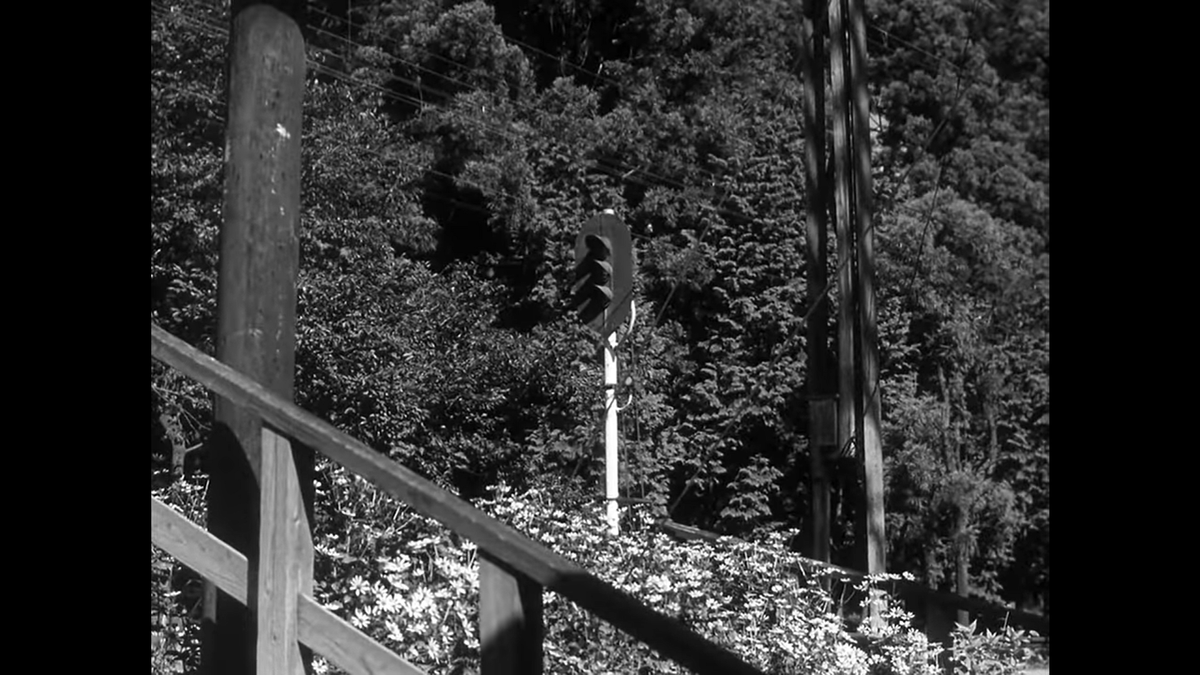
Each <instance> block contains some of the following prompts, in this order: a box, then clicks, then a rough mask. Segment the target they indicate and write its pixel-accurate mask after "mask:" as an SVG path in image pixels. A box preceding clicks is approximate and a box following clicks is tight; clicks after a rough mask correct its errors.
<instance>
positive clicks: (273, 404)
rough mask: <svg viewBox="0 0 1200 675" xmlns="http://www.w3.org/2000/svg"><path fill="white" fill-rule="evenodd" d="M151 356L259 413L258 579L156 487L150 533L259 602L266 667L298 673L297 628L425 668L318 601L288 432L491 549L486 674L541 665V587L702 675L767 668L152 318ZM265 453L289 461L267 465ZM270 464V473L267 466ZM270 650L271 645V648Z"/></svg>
mask: <svg viewBox="0 0 1200 675" xmlns="http://www.w3.org/2000/svg"><path fill="white" fill-rule="evenodd" d="M150 355H151V357H153V358H154V359H157V360H159V361H161V362H163V363H165V364H167V365H169V366H171V367H172V368H174V369H176V370H178V371H179V372H181V373H183V374H185V375H187V376H189V377H191V378H192V379H194V380H196V381H197V382H199V383H201V384H202V385H204V386H205V387H206V388H208V389H209V390H210V391H212V392H213V393H215V394H216V395H218V396H220V397H222V398H224V399H226V400H227V401H229V402H230V403H232V404H233V405H236V406H239V407H242V408H245V409H246V410H248V411H251V412H253V413H254V414H256V415H259V416H260V417H261V418H262V420H263V423H264V432H263V441H264V444H263V449H264V452H263V463H264V464H263V469H264V472H263V473H262V474H261V475H262V476H263V478H262V481H263V483H264V484H263V497H262V500H261V501H262V516H263V519H262V524H261V527H262V529H263V531H262V532H261V533H260V542H261V543H262V546H261V550H260V561H259V566H258V572H259V573H258V583H257V586H258V588H257V589H249V588H248V586H247V582H246V579H247V576H248V575H249V569H248V562H247V561H246V559H245V557H244V556H241V554H239V553H237V552H236V551H234V550H233V549H231V548H229V547H228V546H226V545H224V544H223V543H222V542H220V540H218V539H216V538H214V537H211V536H210V535H209V534H208V533H206V532H204V531H203V530H200V529H199V528H197V527H196V526H194V525H192V524H191V523H188V522H187V521H186V520H185V519H183V518H182V517H181V516H178V515H177V514H175V513H174V512H172V511H171V510H170V509H169V508H167V507H165V506H164V505H162V504H161V503H160V502H157V500H154V499H153V497H152V498H151V500H152V501H151V518H152V523H153V526H152V530H151V537H152V540H153V541H154V543H155V544H156V545H158V546H160V547H161V548H163V549H165V550H167V551H168V552H169V553H171V554H172V555H174V556H176V557H177V558H179V559H180V560H181V561H183V562H184V563H185V564H188V565H190V566H192V567H194V568H195V569H197V570H198V571H200V572H201V573H202V574H204V575H205V576H206V577H207V578H209V579H211V580H213V581H214V582H215V583H217V584H218V585H219V586H221V588H222V589H223V590H225V591H226V592H227V593H229V594H230V595H231V596H233V597H236V598H238V599H239V600H241V601H242V602H245V603H249V604H251V606H252V607H253V608H255V611H256V614H257V616H258V621H259V636H258V640H259V642H258V646H259V660H258V663H259V665H260V667H259V672H260V673H263V672H264V667H263V664H269V665H268V667H267V670H270V671H271V672H278V673H280V674H281V675H283V674H285V673H286V674H287V675H293V674H294V673H295V672H296V670H295V667H296V666H295V662H294V661H293V659H292V657H291V656H289V654H291V652H292V651H293V650H294V649H295V640H297V639H298V640H299V641H301V642H304V643H305V644H308V645H309V646H310V647H312V648H314V649H315V650H316V651H317V652H318V653H321V654H322V655H324V656H326V657H327V658H330V659H331V660H332V661H333V662H334V663H336V664H337V665H338V666H340V667H342V668H344V669H346V670H347V671H348V672H350V673H354V674H355V675H360V674H361V675H374V674H375V673H384V672H394V673H419V672H421V671H420V670H419V669H417V668H415V667H414V666H412V665H410V664H408V663H406V662H404V661H403V660H401V659H399V657H396V656H395V655H394V654H391V653H390V652H387V650H386V649H384V648H383V647H380V646H379V645H377V644H374V643H371V644H370V645H369V644H368V642H370V640H369V638H366V637H365V636H361V633H357V631H354V629H353V628H352V627H349V626H348V625H345V624H344V622H341V620H340V619H337V617H335V616H334V615H332V614H330V613H329V612H328V611H327V610H325V609H324V608H322V607H320V606H319V605H317V604H316V603H315V601H313V600H312V597H311V555H312V554H311V542H310V541H307V523H306V522H305V521H304V512H303V508H299V507H298V504H299V495H298V494H297V493H298V489H297V488H296V487H295V484H294V483H295V481H296V478H295V471H294V467H291V466H290V465H289V464H288V462H289V461H290V460H289V459H288V458H289V457H290V451H289V450H288V447H287V443H288V440H287V439H292V440H295V441H297V442H300V443H303V444H304V445H306V446H308V447H311V448H313V449H314V450H316V451H317V452H321V453H322V454H324V455H326V456H327V457H329V458H330V459H332V460H334V461H336V462H338V463H340V464H342V465H343V466H345V467H346V468H347V469H349V470H351V471H353V472H354V473H356V474H358V475H359V476H361V477H363V478H365V479H367V480H369V481H371V482H372V483H374V484H375V485H376V486H378V487H379V488H381V489H383V490H384V491H386V492H388V493H389V494H390V495H392V496H393V497H395V498H397V499H400V500H401V501H403V502H405V503H406V504H408V505H410V506H411V507H412V508H414V509H415V510H416V511H418V512H419V513H421V514H423V515H425V516H427V517H430V518H433V519H436V520H438V521H439V522H441V523H442V524H443V525H445V526H447V527H448V528H450V529H451V530H453V531H454V532H455V533H457V534H459V535H461V536H463V537H466V538H468V539H470V540H471V541H473V542H474V543H475V544H476V545H477V546H478V547H479V549H480V551H481V553H482V554H483V555H482V556H481V559H482V562H481V569H480V615H481V616H480V622H481V640H480V641H481V645H482V647H483V652H484V654H483V673H484V675H492V674H493V673H495V674H504V675H508V674H512V675H517V674H518V673H519V674H521V675H530V674H534V673H540V672H542V658H541V654H542V645H541V636H542V617H541V609H542V606H541V590H542V589H548V590H551V591H554V592H556V593H558V594H559V595H561V596H563V597H565V598H567V599H569V600H571V601H573V602H574V603H576V604H577V605H579V606H580V607H582V608H583V609H585V610H587V611H589V612H590V613H592V614H594V615H596V616H597V617H599V618H601V619H604V620H605V621H607V622H608V623H610V624H612V625H613V626H615V627H617V628H618V629H620V630H622V631H624V632H625V633H627V634H629V635H631V636H632V637H634V638H635V639H637V640H639V641H641V642H643V643H645V644H646V645H648V646H650V647H651V648H653V649H655V650H657V651H658V652H659V653H661V654H662V655H663V656H666V657H667V658H670V659H672V660H674V661H675V662H677V663H679V664H680V665H683V666H685V667H686V668H688V669H690V670H692V671H693V672H695V673H698V674H699V675H741V674H746V675H750V674H757V675H761V671H759V670H758V669H756V668H754V667H753V666H750V665H749V664H747V663H746V662H745V661H744V660H742V659H741V658H739V657H738V656H736V655H734V654H733V653H731V652H729V651H728V650H726V649H724V648H722V647H720V646H718V645H716V644H713V643H712V642H709V641H708V640H707V639H705V638H704V637H702V636H700V635H698V634H697V633H695V632H693V631H692V630H690V629H689V628H687V627H686V626H684V625H683V624H682V623H681V622H679V621H677V620H675V619H672V618H670V617H668V616H665V615H663V614H660V613H658V612H656V611H654V610H652V609H650V608H648V607H646V606H645V605H643V604H642V603H640V602H639V601H638V600H636V599H635V598H633V597H632V596H630V595H628V594H627V593H624V592H623V591H620V590H619V589H617V588H615V587H614V586H612V585H611V584H609V583H607V582H605V581H603V580H601V579H599V578H597V577H596V576H594V575H592V574H591V573H589V572H588V571H587V570H585V569H583V568H582V567H580V566H579V565H576V564H575V563H573V562H571V561H570V560H567V559H566V558H564V557H563V556H561V555H559V554H557V553H555V552H553V551H551V550H549V549H548V548H546V547H544V546H542V545H541V544H538V543H537V542H535V541H533V540H531V539H529V538H528V537H526V536H525V535H524V534H522V533H520V532H518V531H517V530H515V529H513V528H512V527H509V526H508V525H506V524H504V523H502V522H500V521H498V520H496V519H494V518H492V517H491V516H488V515H487V514H485V513H483V512H482V511H480V510H479V509H477V508H475V507H473V506H471V505H470V504H468V503H467V502H465V501H463V500H462V499H459V498H458V497H456V496H454V495H453V494H451V493H449V492H447V491H446V490H444V489H442V488H440V487H438V486H437V485H435V484H434V483H432V482H430V481H428V480H426V479H425V478H422V477H421V476H419V475H417V474H416V473H414V472H412V471H410V470H409V469H406V468H405V467H403V466H401V465H400V464H398V463H396V462H394V461H392V460H390V459H388V458H386V457H384V456H382V455H380V454H379V453H377V452H375V451H374V450H372V449H371V448H370V447H368V446H367V445H366V444H364V443H362V442H361V441H359V440H357V439H355V438H352V437H351V436H349V435H347V434H345V433H343V432H341V431H339V430H338V429H336V428H335V427H333V426H332V425H330V424H328V423H327V422H324V421H322V420H320V419H318V418H316V417H315V416H313V415H311V414H310V413H307V412H305V411H304V410H302V409H301V408H299V407H298V406H296V405H295V404H293V403H291V402H289V401H287V400H285V399H283V398H282V397H280V396H278V395H276V394H273V393H271V392H269V391H267V390H266V389H265V388H264V387H262V386H261V385H260V384H258V383H257V382H254V381H253V380H251V379H250V378H248V377H246V376H244V375H242V374H240V373H238V372H237V371H235V370H233V369H232V368H230V367H229V366H227V365H225V364H223V363H221V362H219V361H217V360H216V359H214V358H212V357H210V356H208V355H206V354H204V353H202V352H200V351H199V350H197V349H195V348H193V347H192V346H190V345H188V344H187V343H185V342H183V341H182V340H180V339H178V338H176V337H174V336H173V335H171V334H169V333H167V332H166V331H164V330H163V329H161V328H159V327H158V326H156V325H154V324H153V323H151V325H150ZM269 461H270V462H278V463H280V464H281V465H282V466H273V467H268V465H267V462H269ZM268 468H270V469H271V472H270V473H268V472H267V471H266V470H265V469H268ZM268 483H270V484H271V485H270V486H268V485H267V484H268ZM306 557H307V562H306V561H305V559H306ZM306 574H307V579H306V577H305V575H306ZM281 594H282V595H281ZM347 631H354V632H355V633H357V636H351V635H350V633H349V632H347ZM372 645H373V646H372ZM264 649H274V650H275V651H274V652H272V655H265V654H264V653H263V650H264ZM383 652H387V654H386V655H385V654H384V653H383Z"/></svg>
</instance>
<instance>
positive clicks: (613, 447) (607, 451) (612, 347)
mask: <svg viewBox="0 0 1200 675" xmlns="http://www.w3.org/2000/svg"><path fill="white" fill-rule="evenodd" d="M635 320H637V305H635V304H634V302H633V300H630V301H629V328H628V330H627V331H626V333H625V337H629V333H631V332H633V322H634V321H635ZM632 400H633V394H632V392H631V393H630V394H629V399H628V400H626V401H625V405H624V406H623V407H626V408H627V407H629V403H630V401H632ZM604 411H605V415H606V417H605V419H604V497H605V499H606V500H607V502H608V531H609V532H611V533H612V534H620V532H621V526H620V523H621V507H620V505H619V504H618V503H617V498H618V497H619V496H620V480H619V479H620V470H621V467H620V459H619V458H618V455H617V413H618V412H620V411H621V408H618V407H617V334H616V332H615V331H614V332H612V333H609V334H608V340H606V341H605V345H604Z"/></svg>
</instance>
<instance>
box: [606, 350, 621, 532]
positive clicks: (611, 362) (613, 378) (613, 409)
mask: <svg viewBox="0 0 1200 675" xmlns="http://www.w3.org/2000/svg"><path fill="white" fill-rule="evenodd" d="M604 411H605V415H606V416H607V417H606V419H605V420H604V496H605V498H606V499H607V502H608V531H609V532H611V533H612V534H618V533H619V532H620V525H619V523H620V518H621V512H620V507H619V505H618V504H617V489H618V486H619V483H618V480H617V479H618V477H619V473H618V472H619V470H620V467H619V466H618V460H617V334H616V333H615V332H613V333H609V334H608V340H606V341H605V345H604Z"/></svg>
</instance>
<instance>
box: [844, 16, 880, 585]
mask: <svg viewBox="0 0 1200 675" xmlns="http://www.w3.org/2000/svg"><path fill="white" fill-rule="evenodd" d="M846 1H847V3H848V9H849V15H850V30H849V38H850V91H851V98H852V103H851V106H850V108H849V112H850V117H851V119H852V120H853V125H854V126H853V129H854V148H855V162H854V212H855V213H854V215H855V223H854V226H855V231H854V234H855V237H856V239H857V241H858V258H857V263H858V293H857V295H856V300H857V303H858V329H859V338H860V339H859V349H860V350H861V351H860V358H861V364H862V379H861V380H860V381H859V382H860V385H859V386H860V392H859V396H861V397H862V398H861V401H862V403H861V411H862V412H861V413H860V414H861V417H860V418H859V423H858V425H857V438H858V448H859V450H860V451H861V453H862V466H863V484H864V487H865V490H866V498H867V499H866V539H867V542H866V543H867V561H866V562H867V565H866V571H867V573H868V574H882V573H883V572H884V571H885V570H886V569H887V537H886V536H885V532H884V518H883V448H882V444H881V439H880V437H879V402H880V393H879V358H878V342H879V332H878V329H877V327H876V324H875V246H874V233H873V229H872V227H871V216H872V212H873V210H874V205H873V199H872V195H871V136H870V101H869V97H868V93H867V80H866V69H867V28H866V21H865V19H864V17H863V1H862V0H846ZM835 4H837V3H836V2H835Z"/></svg>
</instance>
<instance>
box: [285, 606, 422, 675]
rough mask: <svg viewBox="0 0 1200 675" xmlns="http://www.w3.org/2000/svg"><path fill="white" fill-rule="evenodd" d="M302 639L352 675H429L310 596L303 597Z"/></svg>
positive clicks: (301, 616)
mask: <svg viewBox="0 0 1200 675" xmlns="http://www.w3.org/2000/svg"><path fill="white" fill-rule="evenodd" d="M300 639H301V640H303V641H304V643H305V644H307V645H309V646H310V647H312V648H313V649H314V650H315V651H316V652H317V653H318V654H320V655H322V656H324V657H325V658H327V659H329V660H330V662H332V663H334V664H335V665H337V666H338V667H339V668H341V669H342V670H345V671H346V672H347V673H350V675H428V674H427V673H426V672H425V671H424V670H421V669H420V668H418V667H416V666H414V665H412V664H411V663H409V662H408V661H405V660H404V659H402V658H400V657H399V656H397V655H396V654H395V653H393V652H392V651H391V650H389V649H387V648H386V647H383V646H382V645H380V644H379V643H378V642H375V641H374V640H372V639H371V638H369V637H367V636H366V635H363V633H362V632H361V631H360V630H358V629H357V628H355V627H354V626H351V625H350V624H349V623H347V622H345V621H343V620H342V619H341V617H339V616H338V615H336V614H334V613H333V612H331V611H329V610H328V609H326V608H325V607H323V606H321V605H320V604H319V603H318V602H317V601H316V600H313V599H312V598H311V597H309V596H307V595H302V596H300Z"/></svg>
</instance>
